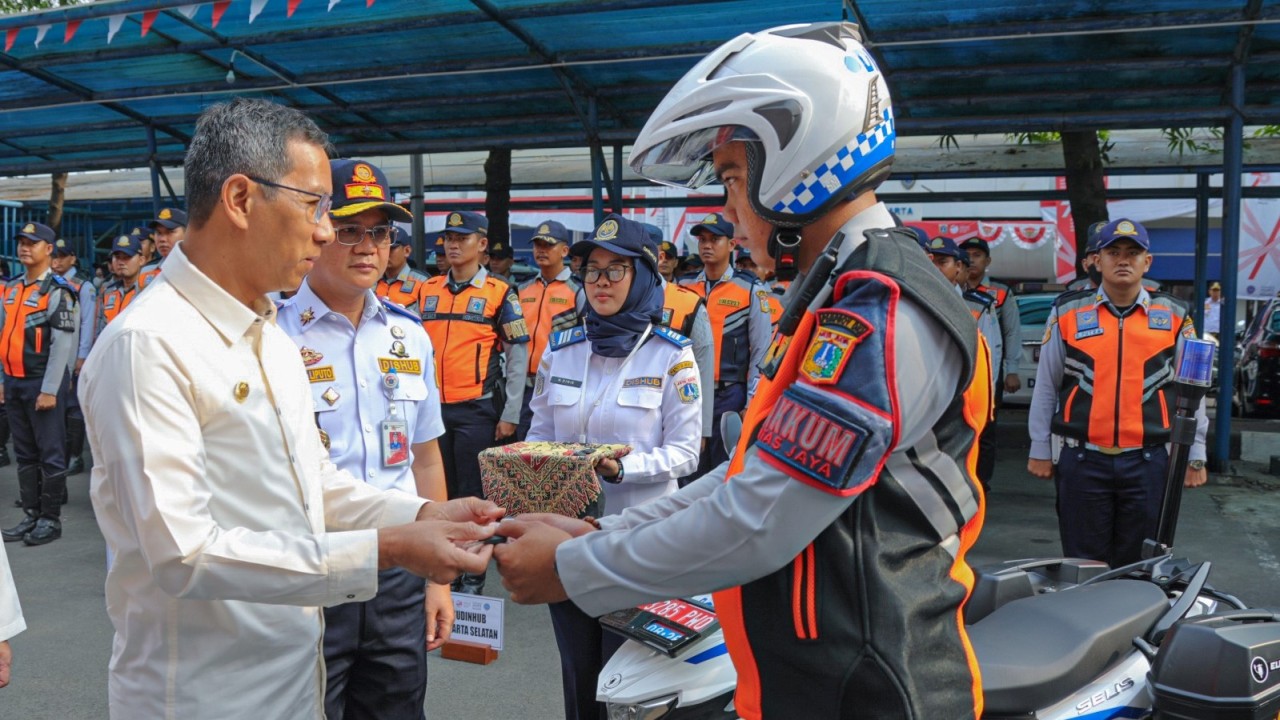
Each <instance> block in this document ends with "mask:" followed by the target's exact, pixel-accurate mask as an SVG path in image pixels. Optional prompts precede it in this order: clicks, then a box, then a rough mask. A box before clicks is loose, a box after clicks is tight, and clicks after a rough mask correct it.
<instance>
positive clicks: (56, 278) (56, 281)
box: [49, 273, 73, 290]
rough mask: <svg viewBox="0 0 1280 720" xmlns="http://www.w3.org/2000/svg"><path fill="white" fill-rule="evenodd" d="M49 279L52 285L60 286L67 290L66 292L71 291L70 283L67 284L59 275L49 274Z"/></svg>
mask: <svg viewBox="0 0 1280 720" xmlns="http://www.w3.org/2000/svg"><path fill="white" fill-rule="evenodd" d="M49 277H51V278H53V282H54V284H56V285H61V286H62V287H64V288H66V289H68V290H71V289H73V288H72V287H71V283H69V282H67V279H66V278H64V277H62V276H61V275H59V274H58V273H49Z"/></svg>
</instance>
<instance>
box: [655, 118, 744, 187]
mask: <svg viewBox="0 0 1280 720" xmlns="http://www.w3.org/2000/svg"><path fill="white" fill-rule="evenodd" d="M734 140H758V138H757V137H756V134H755V133H753V132H751V131H750V130H748V129H747V128H744V127H742V126H741V125H720V126H717V127H709V128H702V129H700V130H695V131H693V132H690V133H685V134H683V135H678V136H676V137H673V138H670V139H667V140H663V141H662V142H660V143H658V144H657V145H654V146H653V147H651V148H649V149H647V150H644V151H641V152H639V153H635V154H633V155H632V157H631V169H632V170H633V171H634V172H635V173H636V174H637V175H639V176H641V177H643V178H647V179H649V180H652V181H653V182H656V183H661V184H663V185H673V186H675V187H685V188H699V187H702V186H703V185H706V184H707V183H709V182H711V181H712V180H715V179H716V168H715V163H714V162H713V161H712V157H711V154H712V153H713V152H715V150H716V148H718V147H720V146H721V145H724V144H725V143H728V142H732V141H734Z"/></svg>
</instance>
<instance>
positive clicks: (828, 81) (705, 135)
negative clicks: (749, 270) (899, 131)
mask: <svg viewBox="0 0 1280 720" xmlns="http://www.w3.org/2000/svg"><path fill="white" fill-rule="evenodd" d="M894 138H895V135H894V122H893V108H892V106H891V102H890V99H889V89H888V87H887V86H886V85H885V81H884V76H883V75H882V74H881V73H880V70H879V69H878V68H877V67H876V64H875V61H874V60H873V59H872V58H871V54H870V53H869V52H867V50H866V48H864V47H863V46H862V43H861V33H860V31H859V30H858V26H857V25H854V24H852V23H838V22H832V23H812V24H805V25H786V26H783V27H777V28H773V29H771V30H766V31H764V32H759V33H748V34H744V35H740V36H738V37H736V38H734V39H732V40H730V41H729V42H727V43H725V44H724V45H721V46H720V47H719V48H717V49H716V50H715V51H713V52H712V53H711V54H709V55H707V57H705V58H703V59H702V60H701V61H700V62H699V63H698V64H697V65H695V66H694V67H693V69H692V70H690V71H689V72H688V73H686V74H685V76H684V77H683V78H681V79H680V81H679V82H677V83H676V84H675V86H674V87H673V88H671V91H670V92H668V93H667V96H666V97H665V98H663V100H662V102H661V103H660V104H659V105H658V107H657V109H656V110H654V111H653V114H652V115H651V116H650V117H649V121H648V122H647V123H645V126H644V129H643V130H641V131H640V136H639V137H638V138H637V139H636V142H635V145H634V147H633V148H632V150H631V160H630V163H631V169H632V170H634V171H635V172H636V173H637V174H639V175H642V176H644V177H646V178H648V179H650V180H653V181H655V182H659V183H664V184H667V185H676V186H680V187H689V188H694V187H699V186H701V185H703V184H705V183H707V182H709V181H711V180H713V179H715V169H714V168H713V167H712V162H711V153H712V151H713V150H715V149H716V148H717V147H719V146H720V145H722V144H724V143H726V142H729V141H731V140H750V141H754V142H748V143H747V158H748V174H747V192H748V195H749V196H750V198H751V202H752V205H753V206H754V208H755V210H756V212H758V213H759V214H760V215H761V217H763V218H765V219H766V220H769V221H770V222H771V223H773V224H775V225H777V226H782V227H799V226H802V225H806V224H808V223H810V222H812V221H813V220H815V219H817V218H818V217H820V216H822V215H823V214H824V213H826V212H827V211H828V210H829V209H830V208H831V206H833V205H835V204H836V203H838V202H840V201H842V200H845V199H848V198H850V197H853V196H855V195H857V194H859V193H861V192H863V191H864V190H870V189H874V188H875V187H876V186H877V185H879V184H880V182H881V181H882V180H884V178H885V177H886V176H888V174H889V168H890V167H891V166H892V164H893V146H894Z"/></svg>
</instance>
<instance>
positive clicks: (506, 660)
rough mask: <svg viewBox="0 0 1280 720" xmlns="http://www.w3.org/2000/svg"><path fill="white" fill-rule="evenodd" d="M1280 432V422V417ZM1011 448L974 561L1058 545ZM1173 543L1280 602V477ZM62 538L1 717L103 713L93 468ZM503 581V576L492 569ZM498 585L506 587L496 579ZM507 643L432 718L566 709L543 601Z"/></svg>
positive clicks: (1199, 513) (1254, 481)
mask: <svg viewBox="0 0 1280 720" xmlns="http://www.w3.org/2000/svg"><path fill="white" fill-rule="evenodd" d="M1274 429H1275V430H1276V431H1280V421H1276V422H1275V423H1274ZM1001 430H1002V433H1001V440H1002V442H1003V443H1004V445H1005V447H1004V448H1002V456H1001V458H1000V461H999V463H998V465H997V472H996V479H995V481H994V491H993V492H992V494H991V497H990V500H989V505H988V514H987V525H986V530H985V532H984V534H983V536H982V538H981V539H980V540H979V542H978V545H977V547H976V548H975V550H974V553H973V556H972V559H973V562H974V564H981V563H983V562H988V561H995V560H1000V559H1008V558H1015V557H1033V556H1040V555H1054V554H1056V553H1057V552H1058V540H1057V529H1056V525H1055V524H1054V523H1055V521H1054V515H1053V490H1052V486H1051V485H1050V484H1049V483H1047V482H1042V481H1038V480H1035V479H1034V478H1031V477H1030V476H1028V475H1027V474H1026V472H1025V471H1024V467H1025V463H1026V460H1025V458H1026V446H1027V442H1026V431H1025V414H1023V413H1021V412H1018V411H1006V412H1005V414H1004V416H1003V417H1002V418H1001ZM16 494H17V485H16V481H15V479H14V472H13V468H12V466H10V467H8V468H4V469H3V470H0V525H4V526H8V525H11V524H13V523H14V522H16V521H17V519H18V514H19V511H18V510H17V509H15V508H13V507H12V501H13V499H14V498H15V497H16ZM1182 508H1183V512H1182V520H1181V525H1180V527H1179V532H1178V536H1177V537H1178V543H1177V549H1178V551H1179V552H1180V554H1186V555H1188V556H1189V557H1192V558H1195V559H1203V558H1210V559H1212V560H1213V561H1214V573H1213V576H1212V577H1213V580H1212V582H1214V584H1216V585H1217V586H1219V587H1221V588H1224V589H1226V590H1229V591H1231V592H1234V593H1236V594H1237V595H1239V596H1240V597H1241V598H1243V599H1244V600H1246V601H1247V602H1250V603H1251V604H1255V605H1266V606H1272V607H1278V608H1280V581H1278V580H1277V578H1278V577H1280V533H1277V532H1276V530H1275V521H1274V518H1276V517H1280V480H1278V479H1275V478H1269V477H1267V476H1265V475H1263V474H1262V472H1261V469H1260V468H1256V467H1245V466H1240V465H1237V466H1236V468H1235V472H1234V474H1232V475H1215V476H1213V477H1212V478H1211V480H1210V484H1209V485H1208V486H1207V487H1205V488H1202V489H1198V490H1195V491H1191V492H1189V493H1188V494H1187V495H1186V497H1185V499H1184V501H1183V506H1182ZM64 533H65V534H64V537H63V539H62V540H60V541H58V542H56V543H54V544H52V545H49V546H46V547H42V548H28V547H24V546H22V545H21V544H20V543H19V544H17V545H14V544H10V545H8V546H7V548H6V549H7V550H8V552H9V559H10V562H11V564H12V565H13V572H14V576H15V578H16V581H17V583H18V589H19V592H20V593H21V596H22V603H23V610H24V612H25V614H26V618H27V623H28V625H29V626H30V629H28V630H27V631H26V632H25V633H23V634H22V635H19V636H18V637H17V638H15V639H14V641H13V646H14V652H15V660H16V664H15V669H14V678H13V684H12V685H11V686H10V687H9V688H7V689H4V690H0V720H10V719H11V718H22V719H23V720H82V719H83V720H98V719H100V718H105V717H106V669H107V661H108V659H109V657H110V654H111V635H112V631H111V626H110V623H109V622H108V620H107V616H106V612H105V611H104V609H103V590H102V586H103V581H104V577H105V566H104V550H103V542H102V536H101V535H100V534H99V532H98V528H97V525H96V524H95V522H94V519H93V513H92V509H91V508H90V506H89V501H88V476H87V475H80V476H77V477H75V478H72V480H71V504H70V505H69V506H68V507H67V509H66V518H65V521H64ZM494 577H495V578H496V575H495V576H494ZM490 592H491V594H495V595H498V596H505V594H504V593H503V592H502V589H501V587H500V586H499V585H498V584H497V583H496V582H491V583H490ZM506 631H507V649H506V650H505V651H504V652H503V653H502V656H501V658H499V660H498V661H497V662H495V663H493V664H492V665H488V666H477V665H470V664H466V663H458V662H452V661H448V660H442V659H440V658H439V657H438V654H437V656H434V657H432V658H431V661H430V677H431V679H430V689H429V691H428V701H427V708H428V716H429V717H434V718H450V719H460V720H461V719H467V720H487V719H491V718H492V719H496V718H527V719H533V720H541V719H544V718H546V719H549V718H556V717H559V716H560V686H559V660H558V656H557V653H556V649H555V641H554V639H553V637H552V634H551V626H550V621H549V620H548V617H547V612H546V610H545V608H541V607H537V608H525V607H519V606H515V605H512V604H510V603H508V605H507V628H506Z"/></svg>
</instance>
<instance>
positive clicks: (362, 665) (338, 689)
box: [277, 160, 453, 720]
mask: <svg viewBox="0 0 1280 720" xmlns="http://www.w3.org/2000/svg"><path fill="white" fill-rule="evenodd" d="M331 167H332V169H333V187H334V198H333V207H332V209H331V210H330V215H331V217H332V220H333V224H334V235H335V238H336V242H335V243H333V244H331V245H328V246H326V247H325V248H324V249H323V250H322V251H321V257H320V258H319V260H317V262H316V266H315V268H314V269H313V270H312V271H311V274H310V275H308V276H307V278H306V279H305V280H303V282H302V285H301V286H300V287H299V288H298V292H297V294H296V295H294V296H293V297H292V298H290V299H289V300H287V301H285V302H284V303H283V304H282V305H281V307H280V313H279V319H278V321H277V322H278V324H279V326H280V328H281V329H282V330H284V331H285V332H286V333H287V334H288V335H289V336H290V337H291V338H293V340H294V342H295V343H297V344H298V347H299V351H300V352H301V353H302V362H303V365H305V366H306V370H307V378H308V380H309V381H310V384H311V395H312V398H313V400H314V401H315V414H316V424H317V426H318V429H319V431H320V436H321V440H322V442H324V444H325V445H326V446H327V447H328V449H329V456H330V459H331V460H333V462H334V464H335V465H337V466H338V467H339V468H341V469H344V470H347V471H349V472H350V473H351V474H352V475H354V476H356V477H358V478H363V479H364V480H365V482H368V483H369V484H371V485H374V486H376V487H378V488H380V489H382V490H388V489H392V488H394V489H396V490H402V491H404V492H407V493H411V494H414V495H418V496H421V497H425V498H429V499H432V500H437V501H443V500H446V499H447V498H446V497H445V490H444V465H443V462H442V461H441V460H440V451H439V448H438V447H437V445H436V439H437V438H439V437H440V436H441V435H442V434H444V424H443V422H442V421H441V419H440V393H439V391H438V390H437V388H436V384H435V372H434V367H435V365H434V352H433V350H432V346H431V339H430V338H429V337H428V336H427V332H426V330H424V329H423V328H422V324H421V321H420V320H419V319H418V317H417V316H416V315H415V314H414V313H413V312H411V311H409V310H406V309H404V308H402V307H400V306H399V305H396V304H394V303H392V302H390V301H389V300H386V299H385V298H382V299H380V298H378V297H377V295H375V293H374V291H373V288H374V287H375V286H376V285H377V282H378V279H379V278H381V277H382V275H383V273H384V272H386V264H387V256H388V254H389V252H390V248H391V239H392V235H393V234H394V233H395V232H396V230H395V227H394V225H392V223H391V221H392V220H400V221H406V220H411V219H412V218H411V217H409V213H408V212H407V211H406V210H405V209H404V208H402V207H400V206H398V205H395V204H393V203H390V202H386V201H385V198H387V197H389V195H388V193H387V186H386V179H385V176H384V175H383V174H382V172H381V171H380V170H378V169H377V168H375V167H374V166H373V165H371V164H370V163H367V162H363V161H355V160H333V161H331ZM353 316H354V320H353ZM433 480H434V482H433ZM433 486H434V487H433ZM426 592H427V593H429V594H430V595H429V597H427V598H426V599H427V600H429V601H431V602H430V603H429V604H428V606H427V608H428V609H427V616H424V613H423V601H424V586H423V581H422V579H421V578H418V577H417V576H415V575H413V574H411V573H409V572H408V571H407V570H403V569H401V568H394V569H391V570H384V571H382V572H380V573H379V574H378V594H377V596H376V597H374V598H373V599H372V600H368V601H365V602H354V603H346V604H343V605H337V606H334V607H328V608H325V634H324V651H325V665H326V669H327V674H328V682H327V683H326V690H325V712H326V715H327V716H328V717H329V718H330V719H331V720H342V719H343V718H345V719H346V720H366V719H372V718H394V719H398V720H410V719H412V720H417V719H419V718H421V717H422V706H423V698H424V695H425V693H426V685H427V665H426V663H427V659H426V652H427V650H428V649H434V648H435V647H438V646H439V645H442V644H443V643H444V640H445V639H447V637H448V635H449V630H450V628H451V626H452V623H453V606H452V601H451V596H450V594H449V587H448V586H447V585H429V586H428V588H427V590H426ZM428 616H429V617H428Z"/></svg>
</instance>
